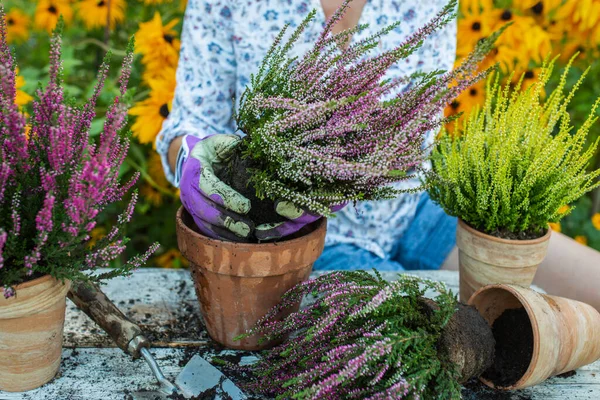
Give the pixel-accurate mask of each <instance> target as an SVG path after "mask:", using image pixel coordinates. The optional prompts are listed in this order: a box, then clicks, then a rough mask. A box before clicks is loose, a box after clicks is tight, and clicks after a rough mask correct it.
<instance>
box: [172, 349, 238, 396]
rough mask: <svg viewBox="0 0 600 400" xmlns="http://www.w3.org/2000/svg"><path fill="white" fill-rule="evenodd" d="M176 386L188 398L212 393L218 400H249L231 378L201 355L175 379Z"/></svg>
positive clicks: (193, 359) (188, 364) (194, 358)
mask: <svg viewBox="0 0 600 400" xmlns="http://www.w3.org/2000/svg"><path fill="white" fill-rule="evenodd" d="M175 385H176V386H177V387H178V388H179V390H180V393H181V394H182V395H184V396H185V397H186V398H192V397H196V396H199V395H201V394H208V393H209V392H211V393H214V398H215V399H216V400H221V399H222V400H225V399H232V400H245V399H247V397H246V395H244V393H243V392H242V391H241V390H240V389H239V388H238V387H237V386H236V385H235V384H234V383H233V382H232V381H231V380H230V379H229V378H227V377H226V376H225V375H223V373H221V371H219V370H218V369H217V368H215V367H213V366H212V364H210V363H209V362H208V361H206V360H205V359H204V358H202V357H200V356H199V355H195V356H194V357H192V359H191V360H190V361H189V362H188V363H187V365H186V366H185V368H183V371H181V372H180V373H179V375H178V376H177V379H175Z"/></svg>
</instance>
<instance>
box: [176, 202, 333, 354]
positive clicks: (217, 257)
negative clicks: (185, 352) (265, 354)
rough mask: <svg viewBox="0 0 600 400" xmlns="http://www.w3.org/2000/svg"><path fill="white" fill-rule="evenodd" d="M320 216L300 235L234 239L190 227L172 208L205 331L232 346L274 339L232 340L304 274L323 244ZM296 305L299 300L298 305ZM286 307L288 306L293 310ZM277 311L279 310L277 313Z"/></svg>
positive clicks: (252, 345) (261, 346)
mask: <svg viewBox="0 0 600 400" xmlns="http://www.w3.org/2000/svg"><path fill="white" fill-rule="evenodd" d="M326 230H327V221H326V220H325V218H321V219H320V220H318V221H316V222H314V223H313V224H311V225H309V226H307V227H306V228H305V230H303V231H301V236H298V237H295V238H292V239H288V240H283V241H280V242H274V243H259V244H256V243H234V242H228V241H221V240H215V239H211V238H208V237H206V236H204V235H202V234H200V233H198V231H197V230H196V229H195V225H194V222H193V220H192V218H191V217H190V215H189V214H188V213H187V211H185V209H184V208H180V209H179V211H178V212H177V242H178V244H179V249H180V250H181V253H182V254H183V256H184V257H185V258H187V259H188V260H189V262H190V269H191V272H192V278H193V280H194V285H195V288H196V294H197V295H198V300H199V301H200V309H201V311H202V316H203V317H204V323H205V325H206V330H207V331H208V333H209V335H210V336H211V337H212V338H213V339H214V340H215V341H217V342H218V343H220V344H222V345H224V346H226V347H229V348H233V349H244V350H258V349H264V348H268V347H269V346H272V345H273V344H274V343H260V344H259V343H258V340H259V337H256V336H254V337H249V338H246V339H243V340H234V338H235V337H237V336H239V335H240V334H243V333H245V332H247V331H248V330H249V329H250V328H252V327H254V325H255V324H256V322H257V321H258V320H259V319H260V318H261V317H263V316H264V315H265V314H266V313H267V312H268V311H269V310H270V309H271V308H272V307H274V306H276V305H277V304H278V303H279V302H280V300H281V297H282V296H283V294H284V293H285V292H286V291H288V290H289V289H291V288H292V287H294V286H295V285H296V284H298V283H300V282H302V281H305V280H307V279H308V277H309V275H310V273H311V271H312V265H313V263H314V262H315V261H316V260H317V258H318V257H319V256H320V255H321V253H322V252H323V247H324V246H325V232H326ZM298 306H299V305H298ZM298 306H297V307H295V309H290V310H289V312H290V313H291V312H293V311H297V309H298ZM282 317H283V315H282Z"/></svg>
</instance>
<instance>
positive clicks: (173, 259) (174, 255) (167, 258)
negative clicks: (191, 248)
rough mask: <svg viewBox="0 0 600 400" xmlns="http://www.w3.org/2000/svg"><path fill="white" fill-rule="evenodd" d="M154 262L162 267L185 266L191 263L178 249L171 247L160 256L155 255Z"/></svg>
mask: <svg viewBox="0 0 600 400" xmlns="http://www.w3.org/2000/svg"><path fill="white" fill-rule="evenodd" d="M154 262H156V264H157V265H158V266H160V267H161V268H184V267H187V266H188V264H189V263H188V261H187V260H186V259H185V258H183V256H182V255H181V253H180V252H179V250H177V249H169V250H167V251H166V252H164V253H163V254H161V255H160V256H156V257H154Z"/></svg>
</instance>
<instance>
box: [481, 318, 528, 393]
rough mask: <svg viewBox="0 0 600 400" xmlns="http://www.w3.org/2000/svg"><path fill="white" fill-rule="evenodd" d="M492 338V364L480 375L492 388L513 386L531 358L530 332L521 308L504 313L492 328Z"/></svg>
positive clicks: (525, 369) (523, 372)
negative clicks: (494, 341) (493, 345)
mask: <svg viewBox="0 0 600 400" xmlns="http://www.w3.org/2000/svg"><path fill="white" fill-rule="evenodd" d="M492 331H493V333H494V338H495V339H496V349H495V350H496V355H495V357H494V365H492V367H491V368H489V369H488V370H487V371H485V373H484V374H483V377H484V378H485V379H488V380H489V381H491V382H493V383H494V384H495V385H496V386H510V385H513V384H515V383H516V382H517V381H518V380H519V379H520V378H521V377H522V376H523V375H524V374H525V372H526V371H527V368H528V367H529V363H530V362H531V357H532V356H533V330H532V328H531V323H530V321H529V317H528V315H527V311H526V310H525V308H513V309H509V310H506V311H504V312H503V313H502V315H500V317H498V319H496V321H494V324H493V325H492Z"/></svg>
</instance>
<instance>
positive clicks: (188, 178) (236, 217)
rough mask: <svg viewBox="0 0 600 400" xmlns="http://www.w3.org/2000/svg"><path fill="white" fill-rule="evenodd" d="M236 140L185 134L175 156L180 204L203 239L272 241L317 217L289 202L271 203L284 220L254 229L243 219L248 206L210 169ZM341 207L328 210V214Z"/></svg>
mask: <svg viewBox="0 0 600 400" xmlns="http://www.w3.org/2000/svg"><path fill="white" fill-rule="evenodd" d="M239 141H240V138H239V137H238V136H236V135H228V134H218V135H212V136H208V137H206V138H204V139H199V138H197V137H195V136H191V135H187V136H185V137H184V138H183V144H182V147H181V150H180V152H179V155H178V157H177V169H176V173H175V181H176V182H179V187H180V190H181V201H182V203H183V206H184V207H185V208H186V210H187V211H188V212H189V213H190V214H191V216H192V218H193V219H194V222H195V223H196V225H198V229H199V230H200V231H201V232H202V233H203V234H204V235H206V236H208V237H211V238H215V239H226V240H232V241H249V239H250V238H251V237H252V235H253V234H254V236H255V237H256V239H258V240H272V239H279V238H282V237H285V236H289V235H291V234H293V233H296V232H298V231H299V230H300V229H302V228H303V227H304V226H306V225H308V224H310V223H312V222H314V221H316V220H318V219H319V218H321V216H320V215H317V214H312V213H310V212H308V211H306V210H304V209H301V208H299V207H297V206H295V205H294V204H293V203H291V202H289V201H279V202H275V212H276V213H277V214H279V215H281V216H283V217H285V218H287V219H288V220H287V221H283V222H278V223H273V224H261V225H258V226H256V228H255V226H254V225H255V224H254V223H253V222H252V221H251V220H250V219H248V217H246V214H248V212H249V211H250V207H251V203H250V200H248V199H247V198H246V197H244V196H242V195H241V194H240V193H238V192H237V191H235V190H234V189H232V188H231V187H230V186H229V185H227V184H226V183H224V182H223V181H221V180H220V179H219V178H217V176H216V175H215V172H214V167H215V166H219V164H223V163H226V162H227V161H228V160H229V158H230V157H231V154H232V151H233V149H235V147H236V146H237V145H238V143H239ZM344 205H345V204H343V205H340V206H336V207H334V208H332V212H335V211H338V210H340V209H341V208H343V206H344Z"/></svg>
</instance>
